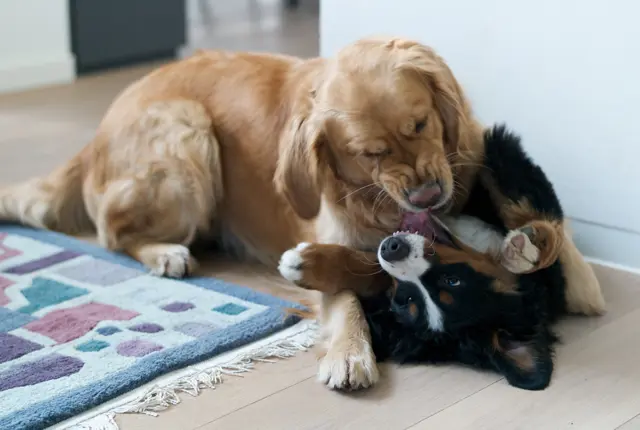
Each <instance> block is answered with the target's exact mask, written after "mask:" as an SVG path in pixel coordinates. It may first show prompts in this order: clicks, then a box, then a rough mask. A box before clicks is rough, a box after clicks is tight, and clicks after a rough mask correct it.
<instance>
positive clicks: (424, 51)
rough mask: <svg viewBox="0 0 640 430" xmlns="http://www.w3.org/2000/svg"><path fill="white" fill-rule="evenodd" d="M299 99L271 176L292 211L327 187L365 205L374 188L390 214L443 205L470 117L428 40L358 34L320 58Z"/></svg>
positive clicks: (306, 211)
mask: <svg viewBox="0 0 640 430" xmlns="http://www.w3.org/2000/svg"><path fill="white" fill-rule="evenodd" d="M307 97H308V100H306V101H305V102H306V104H305V103H301V106H305V108H304V109H302V111H303V113H301V114H300V116H299V118H298V119H297V121H294V124H293V129H292V130H291V131H290V133H289V135H288V136H287V137H286V139H288V140H289V142H285V144H284V145H282V146H281V151H282V153H281V159H280V165H279V166H278V167H279V169H278V170H279V172H278V173H279V174H278V175H277V176H276V178H278V185H279V186H280V188H281V189H282V191H283V192H284V193H285V195H286V196H287V197H288V199H289V201H290V202H291V204H292V206H293V208H294V209H295V210H296V212H297V213H298V214H299V215H300V216H302V217H304V218H312V217H314V216H315V215H316V214H317V213H318V211H319V207H320V195H321V194H322V193H323V192H325V193H326V192H327V191H328V188H332V189H333V190H334V193H333V194H334V197H338V198H339V197H340V195H339V194H342V195H343V196H347V195H349V196H350V198H360V199H361V200H367V199H368V200H369V201H370V202H371V203H372V204H374V202H373V200H375V199H374V198H372V197H374V196H376V195H378V196H379V194H377V193H378V192H379V191H380V190H383V191H384V193H386V195H387V196H389V197H391V199H392V201H393V204H394V208H395V211H396V212H397V208H398V206H399V207H400V208H402V209H403V210H405V211H410V212H418V211H422V210H424V209H426V208H428V207H431V208H434V209H440V208H446V207H447V206H448V205H450V204H451V202H452V200H453V197H454V184H455V181H454V177H455V173H456V172H455V169H456V164H461V163H460V155H461V154H462V153H463V152H464V151H467V150H468V149H469V148H468V144H467V141H468V140H469V138H468V136H467V135H468V134H469V129H470V128H471V127H472V125H473V124H472V118H471V113H470V110H469V108H468V106H467V103H466V101H465V100H464V97H463V94H462V92H461V89H460V87H459V85H458V83H457V82H456V80H455V78H454V76H453V74H452V73H451V71H450V70H449V68H448V67H447V65H446V64H445V63H444V61H443V60H442V59H441V58H440V57H439V56H437V55H436V54H435V53H434V52H433V51H432V50H431V49H430V48H428V47H426V46H424V45H421V44H419V43H417V42H413V41H405V40H398V39H392V40H390V39H386V40H382V39H365V40H360V41H358V42H355V43H353V44H352V45H350V46H348V47H346V48H345V49H343V50H342V51H341V52H340V53H339V54H338V55H337V56H336V57H335V58H333V59H331V60H327V61H326V62H325V64H324V65H323V66H322V70H321V71H319V72H318V74H317V76H316V77H315V78H314V81H313V84H312V85H311V91H310V92H309V94H308V95H307ZM331 184H332V185H331ZM336 188H338V189H339V191H338V192H337V193H336V192H335V189H336ZM356 190H361V191H359V192H356ZM374 190H378V191H377V192H373V191H374ZM389 200H390V199H389Z"/></svg>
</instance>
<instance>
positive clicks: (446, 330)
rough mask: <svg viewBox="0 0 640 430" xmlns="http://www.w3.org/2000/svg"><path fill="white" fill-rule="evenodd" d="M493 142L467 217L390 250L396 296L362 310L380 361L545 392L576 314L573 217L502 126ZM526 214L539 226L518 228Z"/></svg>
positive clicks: (424, 222) (383, 259) (384, 248)
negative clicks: (492, 374)
mask: <svg viewBox="0 0 640 430" xmlns="http://www.w3.org/2000/svg"><path fill="white" fill-rule="evenodd" d="M485 141H486V156H485V169H483V173H482V178H481V180H480V181H479V182H478V184H476V187H477V188H478V189H476V190H474V192H472V196H474V201H470V202H469V204H468V207H467V209H466V210H465V211H464V212H465V214H464V215H462V216H460V217H458V218H449V217H441V218H438V217H436V216H435V215H433V214H431V213H426V214H425V213H423V214H421V215H420V216H421V218H422V219H421V220H417V221H416V220H415V219H410V220H409V221H408V223H407V225H406V226H405V228H406V229H407V230H409V231H408V232H399V233H396V234H394V235H393V236H390V237H387V238H386V239H385V240H383V241H382V243H381V244H380V246H379V248H378V254H377V255H378V261H379V263H380V265H381V266H382V268H383V269H384V270H385V271H386V272H387V273H388V274H390V275H391V276H392V277H393V279H394V282H393V288H391V289H390V290H389V291H387V292H385V293H383V294H380V295H378V296H375V297H372V298H362V304H363V307H364V309H365V314H366V315H367V319H368V322H369V325H370V328H371V333H372V341H373V348H374V352H375V354H376V357H377V358H378V359H379V360H393V361H396V362H400V363H406V362H414V363H415V362H431V363H434V362H446V361H456V362H461V363H464V364H468V365H472V366H477V367H481V368H489V369H495V370H496V371H498V372H500V373H502V374H503V375H504V376H505V378H506V380H507V381H508V382H509V383H510V384H511V385H514V386H516V387H520V388H523V389H529V390H540V389H544V388H546V387H547V386H548V385H549V383H550V379H551V374H552V370H553V357H552V356H553V345H554V343H555V342H556V340H557V337H556V335H555V334H554V333H553V331H552V329H551V324H552V323H553V322H554V321H556V319H557V318H558V317H559V316H561V315H562V314H563V313H564V312H565V310H566V306H565V280H564V276H563V270H562V267H561V264H560V262H559V261H558V258H557V250H558V248H559V246H560V243H559V242H560V241H561V240H562V237H563V236H562V234H561V231H558V228H557V227H558V226H559V225H561V224H562V221H563V211H562V208H561V205H560V202H559V201H558V198H557V196H556V194H555V192H554V189H553V186H552V185H551V183H550V182H549V181H548V179H547V177H546V175H545V174H544V173H543V171H542V170H541V169H540V167H539V166H537V165H535V164H534V163H533V161H532V160H531V159H530V158H529V157H528V156H527V155H526V153H525V152H524V150H523V149H522V146H521V144H520V139H519V137H518V136H517V135H515V134H514V133H512V132H510V131H508V130H507V129H506V128H505V127H504V126H496V127H494V128H492V129H489V130H487V131H486V133H485ZM524 202H526V204H525V203H524ZM505 205H506V207H505ZM524 206H526V209H523V212H529V213H530V215H529V219H528V220H526V221H525V222H524V223H523V224H522V225H520V226H518V227H517V228H514V225H513V220H511V219H509V218H513V215H512V214H510V213H508V212H509V208H511V210H513V208H518V207H524ZM531 209H533V210H531ZM416 224H420V226H419V227H417V226H416ZM507 224H512V225H510V226H509V225H507ZM411 230H414V231H415V230H418V231H419V233H412V232H411ZM551 242H555V243H551Z"/></svg>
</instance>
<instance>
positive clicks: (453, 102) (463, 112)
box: [387, 39, 470, 152]
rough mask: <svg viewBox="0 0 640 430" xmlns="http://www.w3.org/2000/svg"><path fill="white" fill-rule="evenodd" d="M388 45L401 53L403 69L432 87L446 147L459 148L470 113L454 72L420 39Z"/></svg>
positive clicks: (397, 41)
mask: <svg viewBox="0 0 640 430" xmlns="http://www.w3.org/2000/svg"><path fill="white" fill-rule="evenodd" d="M387 46H388V47H389V48H395V49H398V50H400V52H402V55H401V56H400V61H399V65H398V66H399V67H400V68H401V69H404V70H408V71H413V72H416V73H417V74H418V75H419V76H420V77H421V78H422V79H423V80H424V81H425V83H426V84H427V85H428V86H429V88H430V89H431V91H432V93H433V96H434V103H435V105H436V108H437V109H438V111H439V113H440V117H441V119H442V122H443V125H444V142H445V144H447V145H448V148H447V149H448V150H449V151H451V152H454V151H457V150H458V147H459V145H460V141H461V140H463V139H464V136H463V134H464V133H465V132H466V129H467V127H468V125H469V124H468V123H469V120H470V112H469V108H468V105H467V102H466V100H465V98H464V95H463V93H462V89H461V88H460V85H459V84H458V82H457V81H456V79H455V77H454V76H453V73H451V70H450V69H449V67H448V66H447V64H446V63H445V62H444V60H443V59H442V58H441V57H439V56H438V55H437V54H436V53H435V52H434V51H433V50H432V49H431V48H429V47H427V46H424V45H422V44H420V43H418V42H415V41H411V40H397V39H396V40H392V41H390V42H388V44H387Z"/></svg>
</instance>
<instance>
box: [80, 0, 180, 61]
mask: <svg viewBox="0 0 640 430" xmlns="http://www.w3.org/2000/svg"><path fill="white" fill-rule="evenodd" d="M69 10H70V13H71V38H72V49H73V53H74V54H75V57H76V66H77V70H78V73H79V74H82V73H86V72H90V71H97V70H103V69H107V68H110V67H115V66H122V65H128V64H135V63H138V62H142V61H149V60H154V59H160V58H167V57H173V56H175V55H176V51H177V49H178V48H179V47H181V46H182V45H184V44H185V42H186V5H185V0H70V8H69Z"/></svg>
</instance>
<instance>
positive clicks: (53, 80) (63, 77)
mask: <svg viewBox="0 0 640 430" xmlns="http://www.w3.org/2000/svg"><path fill="white" fill-rule="evenodd" d="M75 77H76V70H75V58H74V56H73V55H72V54H68V55H66V56H62V57H57V58H44V59H41V60H37V61H28V62H16V63H14V64H8V65H0V93H8V92H14V91H22V90H27V89H32V88H39V87H44V86H49V85H55V84H65V83H70V82H73V81H74V80H75Z"/></svg>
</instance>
